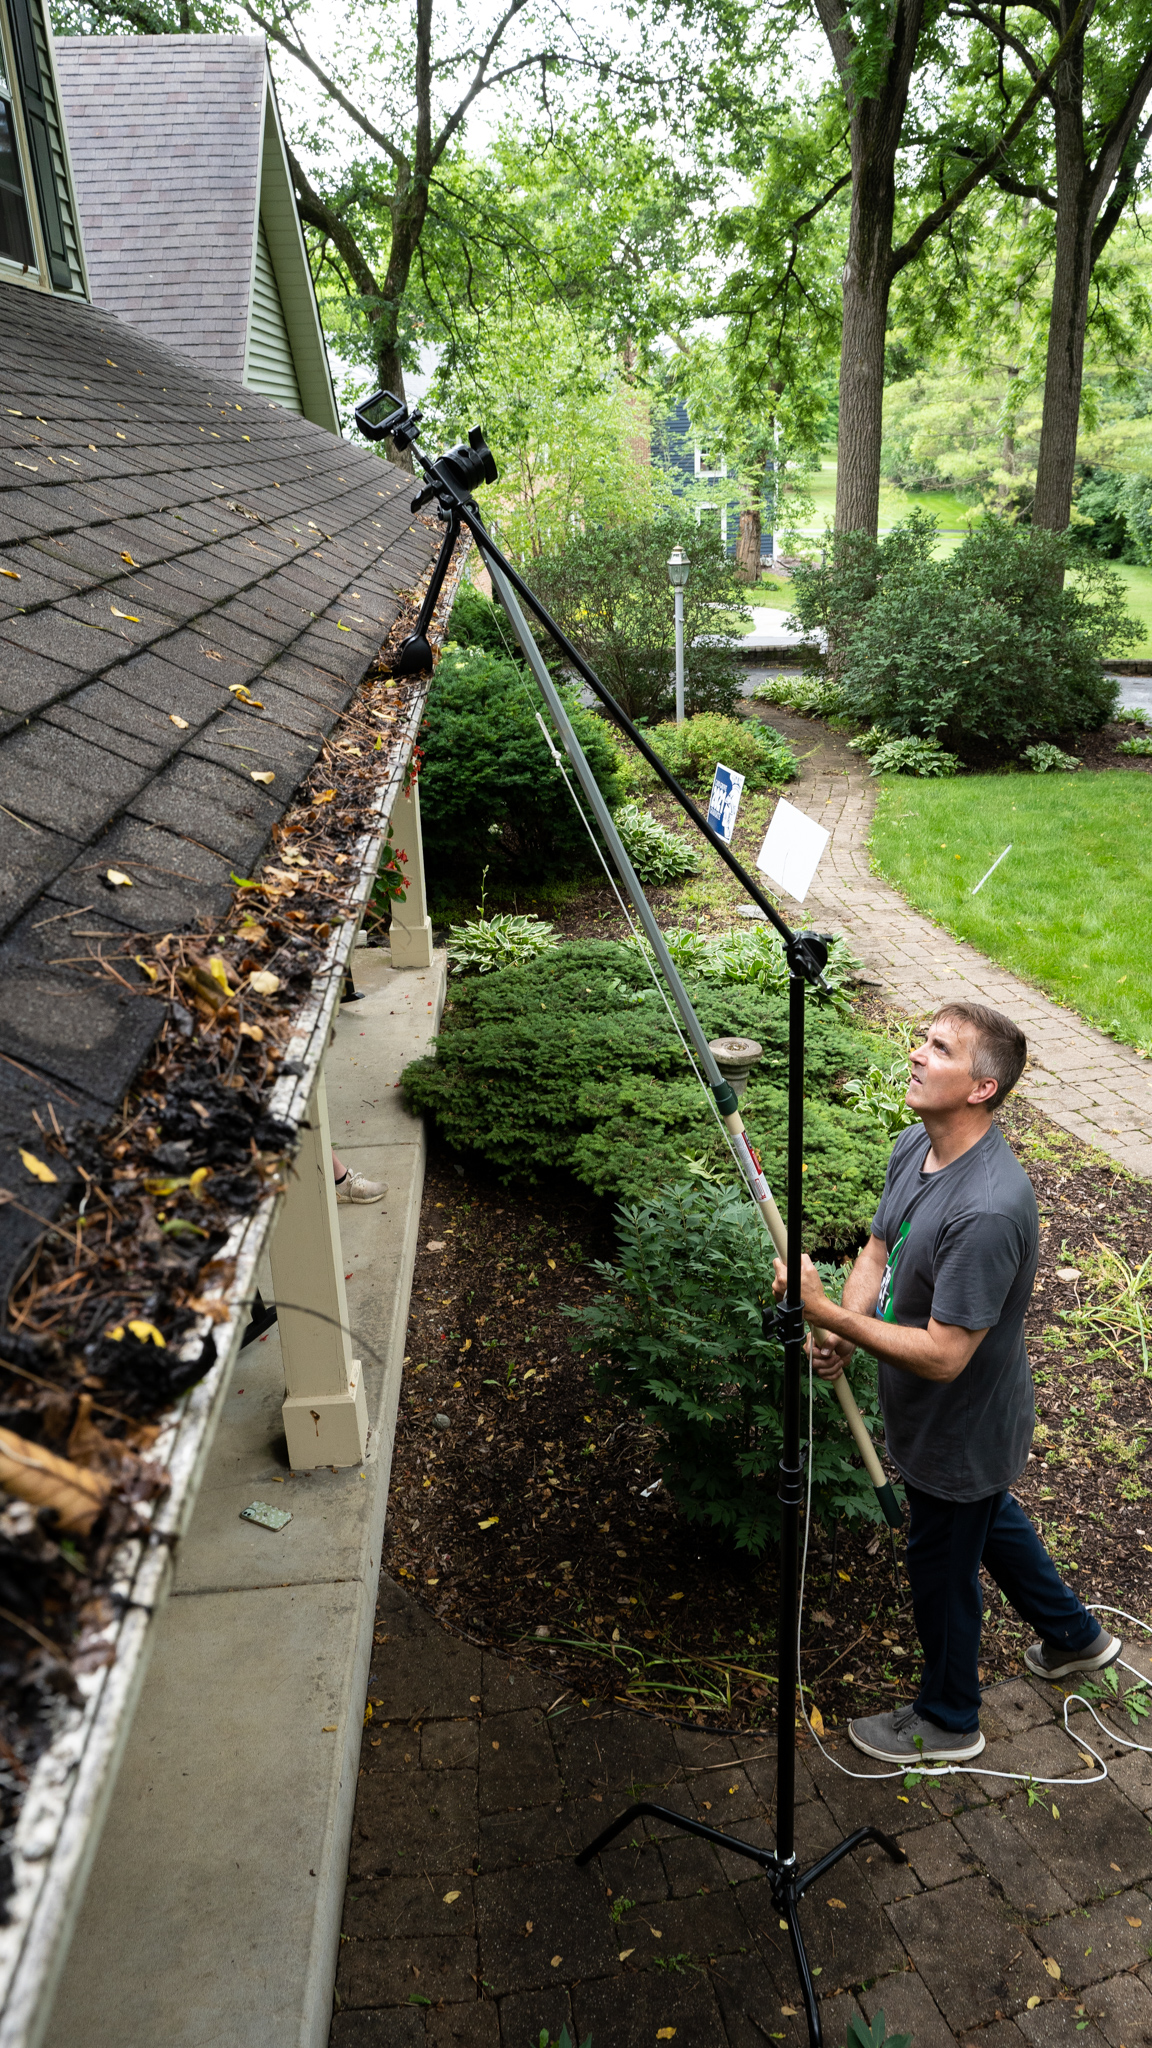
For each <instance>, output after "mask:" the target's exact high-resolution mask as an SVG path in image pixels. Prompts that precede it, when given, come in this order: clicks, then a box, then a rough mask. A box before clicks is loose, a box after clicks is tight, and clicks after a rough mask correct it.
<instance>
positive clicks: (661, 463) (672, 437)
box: [652, 398, 772, 561]
mask: <svg viewBox="0 0 1152 2048" xmlns="http://www.w3.org/2000/svg"><path fill="white" fill-rule="evenodd" d="M652 460H653V462H654V463H655V464H656V466H657V467H658V468H661V469H663V470H664V471H665V472H666V474H667V475H668V477H669V478H670V480H671V483H672V486H673V489H674V490H675V491H676V493H677V495H678V496H681V497H683V498H685V499H686V500H687V502H688V503H689V504H690V505H691V506H692V509H693V510H694V512H695V514H696V524H697V526H701V525H704V524H705V523H707V524H708V525H710V526H712V528H713V530H714V531H715V530H717V529H718V530H719V534H720V544H721V546H722V547H723V548H725V549H726V551H727V553H728V554H730V555H734V554H735V552H736V535H737V533H738V531H739V526H740V500H739V497H738V495H737V493H736V491H735V490H734V489H733V488H732V485H731V484H730V482H729V480H728V463H727V461H726V459H725V457H724V455H723V454H722V452H721V451H720V450H719V449H717V448H714V447H712V446H707V445H705V444H704V443H703V442H701V440H700V439H699V437H698V435H697V434H696V432H695V429H694V428H693V425H692V422H691V420H690V418H689V416H688V408H687V406H686V405H685V403H684V401H683V399H682V398H680V399H677V401H676V403H675V405H674V406H672V408H671V410H670V411H669V413H668V414H667V416H666V418H665V420H664V421H663V423H662V425H661V426H660V428H659V430H658V432H657V433H655V434H654V435H653V437H652ZM761 519H762V527H761V533H760V556H761V560H762V561H771V560H772V531H771V502H770V498H769V494H768V493H767V492H765V494H764V503H763V508H762V512H761Z"/></svg>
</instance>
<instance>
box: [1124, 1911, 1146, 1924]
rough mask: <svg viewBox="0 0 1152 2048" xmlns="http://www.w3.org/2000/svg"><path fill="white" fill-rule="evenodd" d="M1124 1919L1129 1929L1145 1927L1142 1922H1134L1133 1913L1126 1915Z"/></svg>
mask: <svg viewBox="0 0 1152 2048" xmlns="http://www.w3.org/2000/svg"><path fill="white" fill-rule="evenodd" d="M1124 1918H1125V1919H1126V1920H1127V1922H1128V1925H1129V1927H1143V1925H1144V1922H1143V1921H1142V1920H1134V1919H1133V1917H1132V1915H1131V1913H1125V1915H1124Z"/></svg>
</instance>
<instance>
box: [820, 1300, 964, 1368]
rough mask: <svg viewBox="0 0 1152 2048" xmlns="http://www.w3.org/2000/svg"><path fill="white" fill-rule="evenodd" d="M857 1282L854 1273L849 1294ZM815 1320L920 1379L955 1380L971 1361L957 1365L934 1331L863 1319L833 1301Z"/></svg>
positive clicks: (871, 1317)
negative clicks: (853, 1284) (854, 1282)
mask: <svg viewBox="0 0 1152 2048" xmlns="http://www.w3.org/2000/svg"><path fill="white" fill-rule="evenodd" d="M855 1278H856V1275H855V1273H853V1274H852V1276H851V1279H850V1280H849V1282H848V1285H847V1286H846V1287H845V1289H844V1292H845V1294H847V1292H848V1287H849V1286H851V1284H852V1280H854V1279H855ZM873 1303H875V1296H873ZM811 1319H812V1321H813V1322H814V1323H817V1324H819V1326H820V1328H821V1329H823V1330H831V1332H832V1334H833V1335H834V1336H836V1337H846V1338H847V1339H848V1342H849V1343H850V1344H857V1345H859V1346H860V1348H861V1349H862V1350H864V1351H870V1352H871V1353H872V1355H873V1357H874V1358H882V1359H884V1361H885V1363H886V1364H888V1365H898V1366H901V1367H902V1368H903V1369H904V1371H905V1372H911V1373H914V1374H915V1375H916V1377H917V1379H922V1380H941V1381H947V1380H953V1379H955V1378H956V1377H957V1375H958V1373H960V1372H962V1371H963V1369H964V1365H966V1364H967V1359H965V1360H963V1362H962V1363H960V1364H957V1363H956V1362H955V1361H954V1360H953V1359H951V1358H950V1357H948V1356H947V1355H945V1353H944V1352H943V1351H942V1350H941V1347H940V1344H939V1341H938V1339H937V1338H936V1337H934V1336H933V1334H932V1332H931V1331H930V1330H917V1329H909V1328H908V1327H906V1326H905V1325H903V1324H901V1323H885V1322H880V1321H878V1320H877V1318H876V1317H875V1316H874V1315H870V1314H864V1315H861V1314H860V1313H859V1312H858V1311H857V1310H853V1309H851V1308H846V1307H843V1306H837V1304H836V1303H835V1302H833V1301H827V1300H824V1301H822V1302H821V1303H820V1306H819V1308H818V1309H814V1310H813V1312H812V1318H811Z"/></svg>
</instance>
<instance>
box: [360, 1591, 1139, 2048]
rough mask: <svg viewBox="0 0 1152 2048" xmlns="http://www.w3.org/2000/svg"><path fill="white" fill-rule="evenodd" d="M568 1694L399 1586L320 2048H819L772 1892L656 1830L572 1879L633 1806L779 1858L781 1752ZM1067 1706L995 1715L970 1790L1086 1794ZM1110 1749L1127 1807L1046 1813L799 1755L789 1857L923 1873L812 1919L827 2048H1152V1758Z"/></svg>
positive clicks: (1064, 1796) (1019, 1697)
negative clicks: (891, 1849) (859, 1843)
mask: <svg viewBox="0 0 1152 2048" xmlns="http://www.w3.org/2000/svg"><path fill="white" fill-rule="evenodd" d="M1131 1661H1132V1662H1133V1663H1135V1664H1138V1665H1139V1667H1140V1668H1141V1669H1147V1668H1148V1665H1147V1660H1146V1658H1145V1657H1144V1656H1143V1654H1142V1653H1139V1652H1137V1653H1135V1654H1133V1655H1132V1660H1131ZM559 1692H560V1688H559V1685H558V1683H557V1684H553V1685H550V1684H549V1683H548V1681H547V1680H546V1679H540V1678H539V1677H537V1676H536V1675H534V1674H533V1673H532V1672H530V1671H529V1670H527V1669H526V1668H525V1667H524V1666H523V1665H518V1664H514V1663H510V1662H509V1661H507V1660H506V1659H504V1658H501V1657H497V1656H494V1655H492V1654H490V1653H489V1652H487V1651H481V1650H480V1649H478V1648H476V1647H474V1646H473V1645H471V1644H469V1643H467V1642H463V1641H461V1640H460V1639H459V1638H457V1637H454V1636H451V1635H449V1634H448V1633H447V1632H446V1631H445V1630H444V1629H443V1628H442V1627H441V1626H440V1624H439V1623H438V1622H437V1621H435V1620H434V1619H433V1617H432V1616H431V1615H429V1614H427V1613H425V1611H424V1610H423V1609H422V1608H420V1607H419V1606H418V1605H417V1604H416V1602H415V1601H414V1600H413V1599H412V1598H411V1596H410V1595H408V1594H406V1593H404V1592H403V1591H401V1590H400V1589H399V1588H398V1587H396V1586H395V1585H393V1584H392V1583H391V1582H390V1581H388V1580H384V1581H382V1582H381V1599H380V1610H379V1620H378V1624H377V1629H376V1649H375V1652H374V1661H373V1667H372V1677H371V1682H370V1685H369V1698H370V1700H371V1702H372V1719H371V1720H370V1722H369V1723H368V1724H367V1725H366V1727H365V1730H364V1744H363V1752H362V1760H361V1761H362V1770H361V1776H360V1790H359V1796H358V1800H357V1806H356V1818H355V1824H354V1830H353V1841H352V1853H351V1864H350V1881H349V1885H348V1896H347V1903H346V1907H345V1915H344V1934H343V1938H342V1943H341V1951H340V1967H339V1976H338V1984H337V2002H338V2010H337V2013H336V2016H335V2018H334V2021H333V2025H332V2035H331V2048H369V2044H371V2048H415V2044H417V2043H434V2044H437V2048H449V2044H452V2048H537V2044H538V2043H539V2040H540V2030H541V2028H542V2027H547V2028H548V2029H549V2030H550V2036H551V2038H552V2039H553V2040H556V2039H558V2038H559V2034H560V2029H561V2026H562V2025H563V2024H565V2023H567V2024H568V2026H569V2028H570V2030H571V2032H572V2038H573V2040H574V2041H579V2042H583V2040H584V2038H585V2036H586V2035H588V2034H591V2037H592V2048H656V2043H657V2042H659V2041H660V2040H667V2039H671V2040H674V2041H675V2044H676V2048H763V2044H764V2043H765V2042H782V2043H783V2044H784V2048H805V2044H806V2041H807V2031H806V2029H805V2027H804V2023H803V2017H802V2013H801V2012H798V2011H797V2007H798V2005H799V1998H798V1988H797V1984H796V1979H795V1976H794V1973H793V1967H792V1961H791V1957H790V1953H789V1950H788V1942H787V1937H786V1935H784V1934H782V1933H781V1930H780V1926H779V1921H778V1918H777V1915H776V1913H775V1911H774V1909H773V1906H772V1899H771V1894H770V1891H769V1888H768V1885H767V1882H766V1881H765V1880H764V1879H763V1878H762V1877H761V1876H759V1875H758V1874H757V1872H756V1870H755V1866H754V1865H752V1864H749V1863H747V1862H743V1861H741V1860H740V1859H738V1858H736V1857H731V1856H726V1855H725V1854H724V1853H723V1852H720V1853H717V1852H716V1851H714V1850H713V1849H711V1848H710V1847H708V1846H707V1845H706V1844H704V1843H700V1842H692V1841H689V1840H688V1839H687V1838H686V1837H683V1836H676V1835H674V1834H672V1833H671V1832H670V1831H668V1830H665V1829H663V1828H661V1827H658V1826H654V1825H652V1824H650V1823H641V1824H638V1825H637V1826H636V1828H635V1829H634V1830H632V1831H630V1834H629V1837H628V1838H627V1839H625V1840H624V1842H623V1845H622V1846H620V1847H618V1848H616V1847H614V1848H613V1849H612V1850H610V1851H609V1852H608V1853H607V1854H606V1855H605V1856H603V1857H602V1858H601V1859H600V1860H599V1863H598V1864H593V1865H592V1866H591V1867H590V1868H588V1869H585V1870H577V1869H576V1868H575V1865H574V1863H573V1861H572V1857H573V1852H574V1851H575V1850H576V1849H578V1848H580V1847H581V1846H582V1845H583V1844H584V1843H585V1842H587V1841H588V1840H589V1839H590V1838H591V1837H592V1836H593V1835H595V1834H596V1833H598V1832H599V1830H600V1829H601V1828H602V1827H603V1825H604V1823H605V1821H606V1819H607V1818H608V1817H609V1816H610V1815H612V1814H613V1813H615V1812H617V1811H619V1809H620V1807H621V1806H622V1805H624V1804H627V1803H628V1802H629V1801H630V1800H631V1799H634V1798H638V1797H644V1796H647V1797H649V1798H653V1799H656V1800H658V1801H659V1802H660V1803H661V1804H666V1805H669V1806H671V1807H673V1808H674V1809H676V1810H678V1811H680V1812H683V1813H691V1814H697V1815H699V1817H700V1818H701V1819H705V1820H707V1821H709V1822H710V1823H711V1824H712V1825H715V1826H719V1827H721V1828H723V1829H725V1830H728V1831H731V1832H739V1833H741V1834H743V1835H745V1836H746V1837H748V1838H749V1839H751V1840H753V1841H755V1842H762V1843H765V1844H768V1843H770V1842H771V1840H772V1832H771V1830H772V1822H773V1811H772V1803H773V1792H774V1782H775V1757H774V1752H773V1749H772V1746H771V1745H770V1744H768V1743H764V1742H757V1741H755V1740H753V1739H752V1738H749V1737H737V1738H734V1739H729V1738H728V1737H726V1736H717V1735H713V1734H710V1733H708V1732H706V1731H696V1730H686V1729H679V1728H672V1727H668V1726H666V1725H665V1724H664V1723H662V1722H660V1721H658V1720H655V1719H649V1718H647V1717H645V1716H640V1715H636V1714H632V1713H629V1712H627V1711H623V1710H621V1711H613V1709H612V1708H611V1707H607V1706H603V1705H598V1704H596V1703H592V1704H590V1705H587V1706H585V1705H583V1704H582V1703H581V1701H580V1700H579V1699H577V1698H575V1697H574V1696H573V1695H571V1694H569V1693H560V1696H559V1697H557V1693H559ZM1060 1705H1061V1699H1060V1695H1059V1694H1058V1693H1056V1692H1055V1691H1054V1690H1053V1688H1051V1687H1049V1686H1045V1685H1042V1684H1040V1683H1039V1682H1038V1681H1034V1680H1031V1679H1024V1678H1021V1679H1014V1680H1011V1681H1009V1682H1008V1683H1006V1684H1002V1685H998V1686H995V1687H993V1688H992V1689H991V1690H990V1691H989V1692H988V1693H987V1694H986V1695H985V1700H984V1706H983V1710H982V1715H981V1720H982V1725H983V1727H984V1730H985V1733H986V1735H987V1737H988V1748H987V1750H986V1751H985V1754H984V1756H983V1757H982V1758H981V1759H980V1761H981V1763H982V1764H986V1765H987V1766H988V1767H989V1768H990V1769H993V1770H1003V1771H1025V1772H1027V1771H1032V1772H1034V1773H1036V1774H1040V1775H1050V1776H1060V1777H1063V1776H1069V1775H1073V1774H1075V1773H1079V1774H1080V1775H1081V1776H1083V1775H1087V1774H1086V1773H1085V1771H1084V1765H1083V1761H1082V1758H1081V1756H1080V1754H1079V1752H1078V1750H1077V1748H1076V1745H1075V1743H1074V1742H1073V1741H1072V1740H1070V1739H1069V1737H1068V1736H1067V1735H1065V1733H1064V1731H1063V1728H1062V1726H1061V1725H1060V1723H1059V1720H1058V1718H1057V1712H1058V1709H1059V1707H1060ZM1080 1725H1081V1726H1083V1725H1085V1723H1084V1721H1081V1722H1080ZM1098 1746H1100V1747H1102V1749H1103V1751H1104V1753H1105V1755H1108V1756H1113V1755H1115V1756H1117V1757H1119V1758H1120V1759H1121V1760H1120V1761H1119V1762H1117V1763H1116V1765H1115V1767H1114V1774H1113V1777H1112V1778H1111V1780H1110V1781H1109V1782H1107V1783H1105V1784H1103V1785H1093V1786H1079V1785H1077V1786H1067V1787H1061V1788H1060V1789H1059V1790H1058V1791H1048V1792H1043V1791H1041V1792H1038V1794H1037V1796H1036V1799H1035V1803H1034V1804H1032V1805H1029V1802H1028V1798H1027V1795H1026V1792H1025V1791H1024V1789H1023V1788H1021V1787H1020V1786H1012V1785H1010V1784H1003V1783H999V1782H997V1781H996V1780H994V1779H981V1778H978V1777H974V1776H970V1775H967V1774H966V1775H964V1776H962V1777H956V1778H952V1779H947V1780H941V1781H931V1780H929V1781H926V1782H923V1783H921V1784H920V1785H919V1786H915V1787H912V1788H910V1789H908V1790H905V1789H904V1787H903V1785H902V1783H901V1781H900V1780H899V1779H895V1780H892V1779H889V1780H887V1781H885V1782H882V1783H878V1784H859V1783H856V1782H854V1781H853V1780H851V1779H849V1778H846V1777H843V1776H841V1774H840V1773H839V1772H838V1771H837V1770H836V1769H835V1768H834V1766H832V1765H831V1764H829V1763H827V1762H826V1761H825V1760H824V1759H823V1758H822V1757H821V1756H820V1754H819V1752H818V1751H817V1750H816V1748H815V1746H814V1745H813V1744H811V1742H809V1743H808V1746H807V1747H806V1748H805V1750H804V1751H803V1754H802V1756H801V1759H800V1769H799V1778H800V1787H799V1800H800V1804H799V1808H798V1814H797V1835H798V1849H799V1853H800V1856H801V1858H802V1859H803V1860H805V1861H813V1860H815V1858H816V1857H817V1856H819V1855H821V1854H822V1853H823V1852H824V1851H825V1850H826V1849H828V1848H830V1847H832V1846H833V1844H834V1843H835V1842H836V1841H837V1840H838V1839H839V1838H840V1837H841V1836H842V1835H843V1834H845V1833H847V1832H849V1831H850V1830H851V1829H853V1828H855V1827H858V1826H860V1825H862V1824H863V1823H864V1822H866V1821H871V1822H874V1823H875V1824H877V1825H878V1826H880V1827H882V1828H884V1829H886V1830H888V1831H889V1832H890V1833H892V1834H894V1835H895V1836H896V1837H897V1839H898V1840H899V1841H900V1842H901V1843H902V1845H903V1847H904V1849H905V1850H906V1852H907V1855H908V1858H909V1862H908V1864H907V1865H906V1866H904V1867H897V1866H895V1865H893V1864H891V1863H890V1862H889V1861H888V1860H887V1858H886V1857H885V1855H884V1854H883V1851H881V1850H879V1849H873V1848H872V1846H871V1845H867V1846H866V1847H865V1848H864V1849H861V1850H857V1851H856V1852H855V1854H854V1855H853V1856H852V1857H850V1858H848V1859H846V1860H845V1861H844V1862H843V1863H841V1864H839V1865H838V1866H837V1867H836V1869H835V1870H834V1871H833V1872H832V1873H831V1875H830V1876H829V1877H828V1878H827V1879H826V1880H825V1881H824V1882H823V1883H821V1884H819V1885H817V1886H815V1887H814V1888H813V1890H812V1892H811V1893H809V1894H808V1897H807V1900H806V1902H805V1905H804V1908H803V1917H804V1926H805V1932H806V1936H807V1940H808V1946H809V1953H810V1956H811V1959H812V1962H813V1964H814V1965H815V1966H816V1968H817V1969H818V1970H819V1972H820V1975H819V1977H818V1979H817V1983H818V1987H819V1990H820V1992H821V1994H822V2014H823V2024H824V2032H825V2040H826V2043H827V2048H843V2044H844V2039H845V2031H846V2027H847V2023H848V2020H849V2018H850V2016H851V2014H852V2012H853V2011H854V2010H858V2009H860V2008H862V2009H863V2011H864V2013H865V2014H866V2015H867V2016H868V2017H869V2018H871V2017H872V2016H874V2014H875V2013H876V2012H877V2011H879V2010H880V2009H881V2008H882V2009H883V2011H884V2013H885V2016H886V2019H887V2021H888V2025H889V2028H890V2029H892V2030H897V2029H899V2030H902V2031H907V2032H911V2033H913V2034H914V2035H915V2043H916V2048H957V2044H961V2048H1059V2044H1062V2043H1067V2044H1068V2048H1080V2044H1083V2048H1105V2044H1107V2048H1148V2044H1149V2043H1152V1963H1150V1961H1149V1953H1150V1948H1152V1826H1150V1825H1149V1819H1150V1816H1152V1767H1150V1766H1152V1758H1149V1757H1141V1756H1136V1755H1134V1754H1129V1755H1127V1756H1125V1755H1124V1754H1123V1752H1121V1751H1120V1750H1119V1749H1117V1748H1115V1746H1114V1745H1111V1744H1109V1743H1108V1742H1107V1741H1106V1740H1105V1741H1103V1742H1102V1743H1101V1744H1100V1745H1098ZM836 1753H837V1754H838V1755H840V1756H841V1757H843V1758H844V1760H845V1761H848V1760H851V1761H852V1762H853V1763H854V1764H855V1765H859V1766H860V1768H867V1766H865V1765H864V1764H863V1763H862V1761H861V1760H860V1759H859V1758H857V1757H856V1755H855V1752H854V1751H852V1750H851V1749H849V1748H848V1747H847V1745H844V1744H842V1745H841V1746H840V1747H839V1749H838V1750H837V1751H836ZM1053 1807H1055V1809H1056V1811H1053ZM668 2028H674V2029H675V2033H674V2035H670V2034H668V2033H667V2031H666V2030H667V2029H668Z"/></svg>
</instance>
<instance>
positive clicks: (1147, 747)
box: [1116, 733, 1152, 754]
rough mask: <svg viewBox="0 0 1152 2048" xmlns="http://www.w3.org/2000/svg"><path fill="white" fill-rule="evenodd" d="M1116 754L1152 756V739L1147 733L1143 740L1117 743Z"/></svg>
mask: <svg viewBox="0 0 1152 2048" xmlns="http://www.w3.org/2000/svg"><path fill="white" fill-rule="evenodd" d="M1116 752H1117V753H1118V754H1152V737H1150V736H1149V735H1148V734H1147V733H1145V734H1144V735H1143V737H1142V738H1140V739H1137V740H1120V741H1119V742H1118V743H1117V747H1116Z"/></svg>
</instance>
